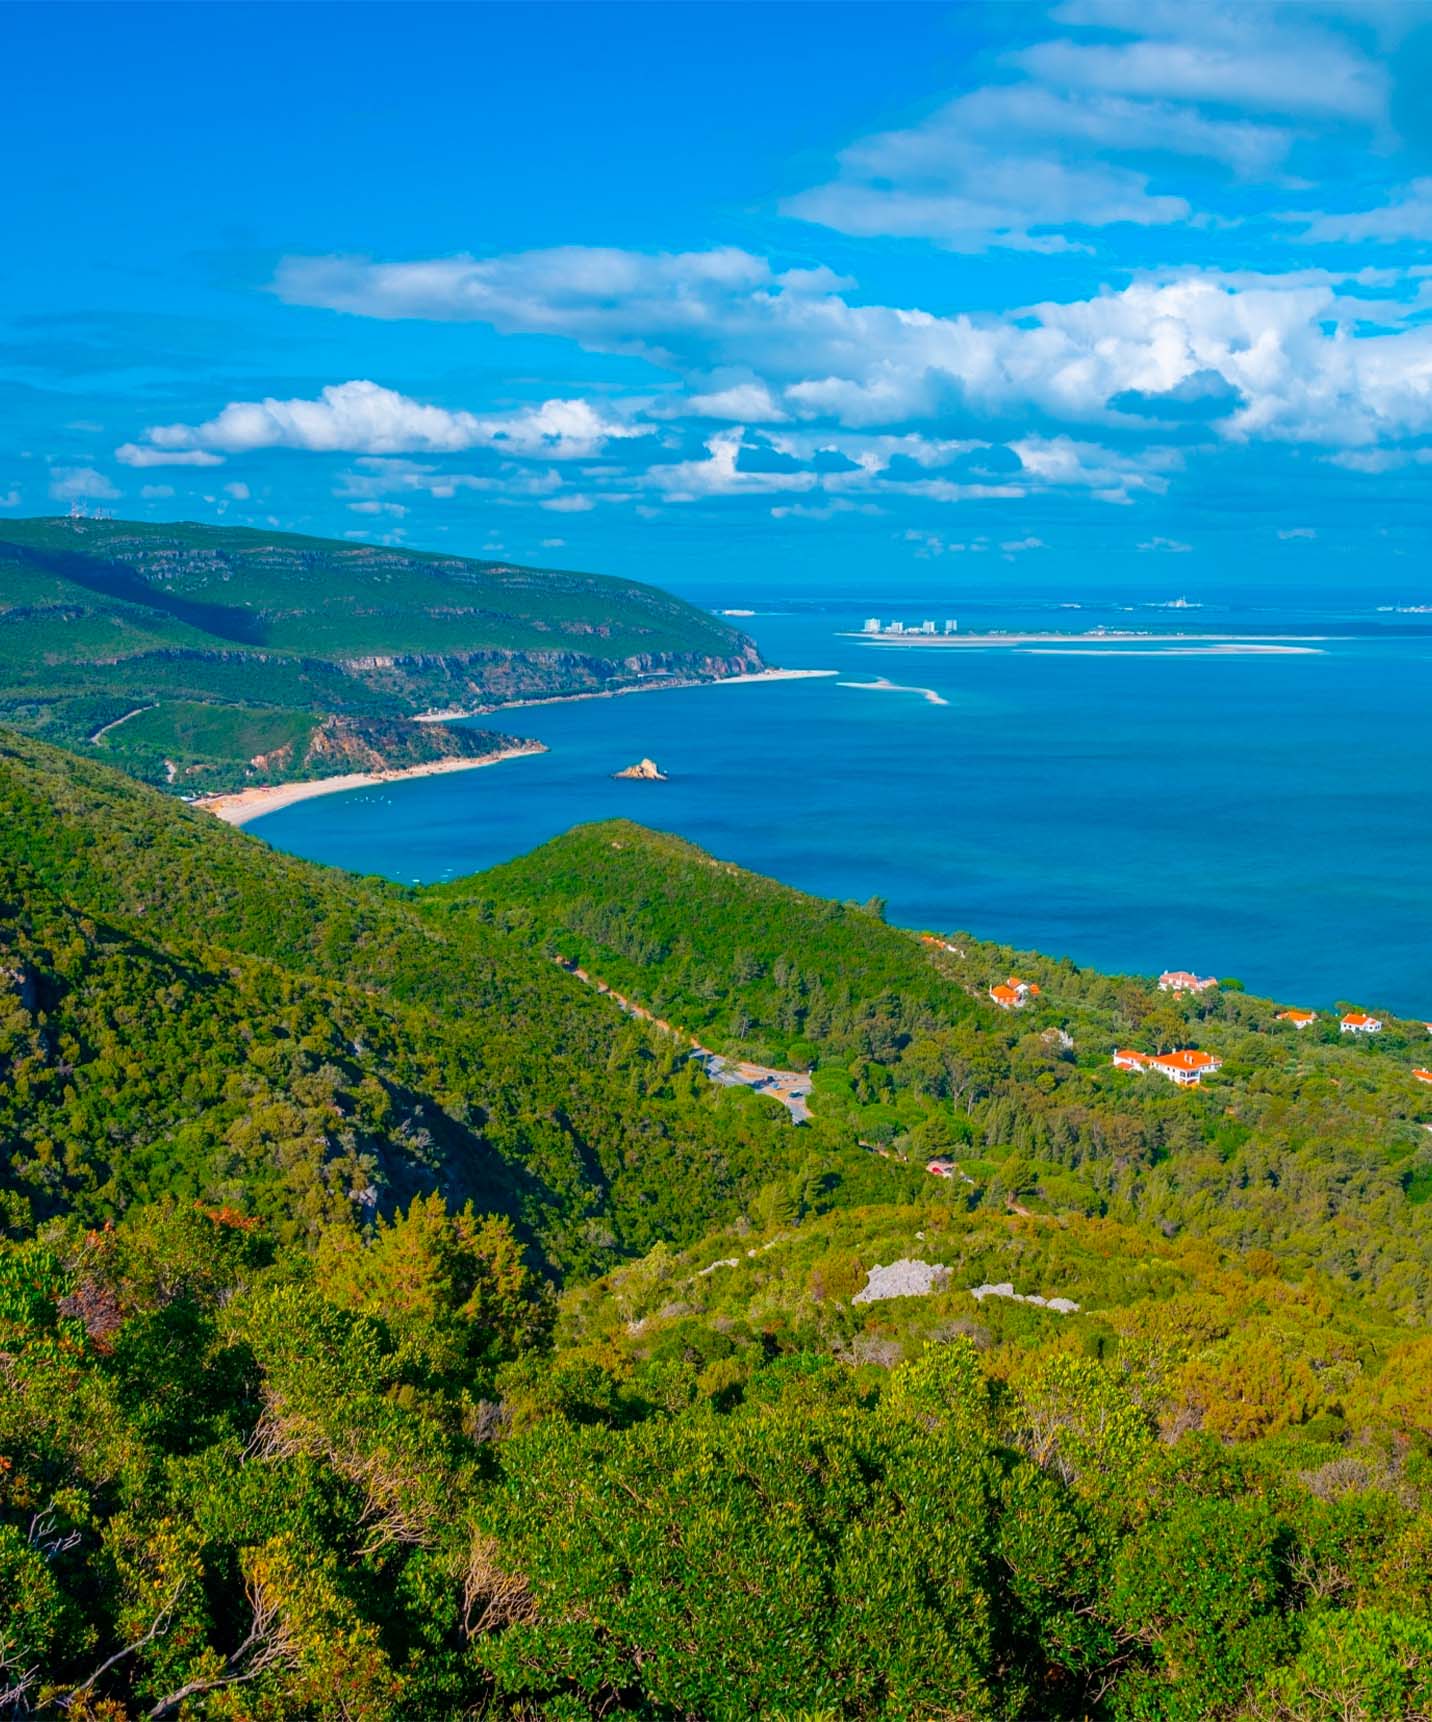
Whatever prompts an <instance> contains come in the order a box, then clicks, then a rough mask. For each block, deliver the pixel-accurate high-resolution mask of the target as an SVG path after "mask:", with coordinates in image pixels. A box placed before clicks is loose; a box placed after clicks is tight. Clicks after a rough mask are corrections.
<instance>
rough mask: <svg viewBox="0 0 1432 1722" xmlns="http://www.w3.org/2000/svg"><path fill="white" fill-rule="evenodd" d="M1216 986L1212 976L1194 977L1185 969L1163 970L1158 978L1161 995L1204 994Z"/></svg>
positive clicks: (1216, 983)
mask: <svg viewBox="0 0 1432 1722" xmlns="http://www.w3.org/2000/svg"><path fill="white" fill-rule="evenodd" d="M1217 985H1218V982H1217V980H1215V979H1214V977H1213V976H1212V975H1194V974H1190V973H1189V971H1188V970H1187V969H1165V970H1164V972H1163V973H1162V974H1161V975H1160V976H1159V991H1160V992H1161V993H1206V992H1207V991H1208V990H1209V988H1210V987H1216V986H1217Z"/></svg>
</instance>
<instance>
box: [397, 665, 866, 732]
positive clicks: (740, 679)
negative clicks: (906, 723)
mask: <svg viewBox="0 0 1432 1722" xmlns="http://www.w3.org/2000/svg"><path fill="white" fill-rule="evenodd" d="M839 674H840V671H839V670H756V671H753V672H752V673H751V674H750V675H746V676H715V677H710V676H708V677H704V678H703V677H698V676H693V677H692V678H691V679H690V680H687V681H675V682H672V681H656V680H653V681H650V682H637V683H635V684H634V685H633V686H631V687H628V688H597V689H595V690H594V691H593V692H592V693H589V694H544V695H541V696H540V697H538V698H536V699H530V700H504V701H503V702H502V704H501V705H495V706H464V707H458V706H454V707H451V708H450V709H448V710H446V711H440V712H421V713H419V715H418V716H417V717H416V718H415V719H414V720H413V721H414V722H415V723H453V722H454V721H455V720H456V719H458V718H474V717H491V715H492V714H493V713H494V712H511V711H519V710H522V709H524V708H525V707H527V706H564V705H570V704H571V703H572V701H574V700H615V699H621V698H623V697H624V696H625V695H627V694H659V693H669V692H670V691H671V690H672V689H674V688H728V687H735V686H736V685H737V684H738V683H742V684H744V683H747V682H803V681H809V680H810V678H811V677H812V676H838V675H839Z"/></svg>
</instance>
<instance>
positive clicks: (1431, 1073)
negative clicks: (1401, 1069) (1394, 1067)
mask: <svg viewBox="0 0 1432 1722" xmlns="http://www.w3.org/2000/svg"><path fill="white" fill-rule="evenodd" d="M1412 1074H1413V1075H1414V1076H1415V1077H1416V1078H1417V1080H1418V1081H1419V1082H1432V1070H1414V1071H1413V1072H1412Z"/></svg>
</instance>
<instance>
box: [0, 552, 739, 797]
mask: <svg viewBox="0 0 1432 1722" xmlns="http://www.w3.org/2000/svg"><path fill="white" fill-rule="evenodd" d="M759 663H760V659H759V656H758V655H757V653H756V649H755V647H754V645H753V644H752V642H751V641H750V640H749V639H747V638H746V637H745V636H744V635H742V634H739V633H738V632H737V631H736V630H735V629H733V628H731V627H729V626H728V625H727V624H725V623H724V622H722V621H720V620H719V619H718V618H716V617H714V616H711V615H709V614H708V613H707V612H705V611H703V610H699V609H696V608H695V607H693V606H692V605H689V604H686V603H683V602H682V601H681V600H680V599H678V598H674V597H672V596H670V595H669V594H668V593H665V592H662V591H660V590H659V589H658V588H656V587H653V586H646V585H642V584H640V583H638V582H636V581H630V580H620V579H613V578H610V577H607V576H602V575H595V574H578V573H568V572H563V571H560V570H555V569H544V568H523V567H517V566H513V565H510V564H507V563H498V562H480V561H473V560H471V559H468V558H465V557H460V556H443V555H438V554H433V553H427V552H422V551H409V550H397V549H392V548H387V547H383V546H378V545H371V544H353V543H347V542H342V543H340V542H336V541H333V540H329V539H320V538H303V537H299V536H297V535H295V534H292V533H271V532H259V531H252V530H248V529H240V528H226V527H215V526H195V525H183V524H181V525H153V524H140V523H136V522H130V521H114V520H88V519H46V520H15V521H5V522H0V717H3V718H5V719H6V721H9V722H12V723H17V724H20V725H21V726H22V727H24V728H27V729H30V730H32V731H33V732H35V733H38V734H42V735H43V736H44V737H45V739H48V740H53V741H57V742H60V743H62V744H64V745H67V746H72V747H73V746H85V745H86V744H88V743H89V742H90V740H91V738H93V737H98V740H97V741H96V742H95V744H94V745H95V746H96V748H97V750H98V751H99V752H100V754H101V755H102V756H103V757H108V758H110V759H111V760H112V761H113V762H114V763H115V764H118V765H120V766H122V767H124V768H125V769H128V770H132V771H134V772H135V773H136V774H137V775H140V776H144V777H146V778H148V779H149V780H150V781H156V782H161V783H162V782H165V781H170V782H173V783H174V784H175V786H176V787H178V788H190V789H215V788H231V787H234V786H235V785H236V784H238V783H241V782H243V781H245V778H246V777H247V778H248V779H250V780H253V778H254V772H253V770H251V769H249V768H250V762H251V760H252V758H253V754H254V753H257V754H265V753H272V752H273V749H271V748H268V749H266V748H263V747H258V748H256V749H254V750H253V752H252V753H245V752H244V751H242V749H243V746H244V745H245V743H244V736H243V729H244V727H245V726H244V725H243V724H242V723H240V722H234V723H232V724H230V726H229V728H228V732H227V733H221V734H219V735H218V737H217V740H218V742H219V744H220V745H218V746H217V747H216V748H215V749H214V750H212V751H209V752H205V751H202V750H193V749H190V748H186V745H185V743H186V727H185V723H184V722H183V710H184V707H185V706H186V705H189V704H192V703H193V702H195V701H199V702H204V703H209V704H215V705H217V706H219V707H221V708H225V709H227V708H239V709H240V711H241V712H244V711H251V710H255V709H257V710H258V711H259V712H267V713H268V714H269V718H270V725H269V727H270V729H272V728H273V720H274V718H275V717H276V716H283V717H286V719H287V723H288V727H289V728H290V729H292V728H293V727H294V726H295V725H301V724H302V722H303V721H304V720H305V719H307V721H308V722H309V724H310V726H311V724H312V722H313V721H314V720H315V719H317V718H322V717H324V716H329V715H339V716H345V717H350V718H355V719H366V720H386V721H387V722H388V724H389V725H390V726H394V725H396V726H404V725H406V726H407V727H408V728H409V729H413V727H414V726H412V725H411V724H410V721H409V720H411V718H412V717H413V716H414V715H415V714H417V713H421V712H424V711H427V710H430V709H435V708H436V709H448V708H451V707H458V708H462V709H475V708H480V707H486V706H491V705H496V704H500V703H501V702H503V701H506V700H511V699H516V698H524V697H532V696H541V695H551V694H565V693H576V692H591V691H596V690H600V689H602V688H607V687H619V686H628V685H631V684H633V683H636V682H639V681H642V680H645V679H653V678H655V679H661V678H666V679H688V678H689V679H700V678H702V677H709V676H714V675H722V674H729V673H734V672H739V671H743V670H746V669H750V668H756V667H759ZM141 707H147V708H151V712H150V715H149V716H148V717H147V718H146V720H145V729H146V730H147V732H148V733H141V732H140V731H136V730H134V729H133V728H131V726H130V724H121V723H118V722H117V720H119V719H122V718H125V717H126V716H127V714H129V713H131V712H133V711H135V710H136V709H137V708H141ZM111 724H113V725H115V727H114V728H112V729H109V730H108V731H107V733H105V734H103V735H101V734H100V732H101V731H104V730H105V729H106V726H107V725H111ZM213 727H214V726H211V730H212V729H213ZM279 727H282V725H280V726H279ZM425 734H426V736H427V739H428V740H429V741H431V739H432V732H431V731H426V732H425V731H424V729H423V728H422V727H421V726H418V727H417V728H416V729H415V730H414V734H413V735H412V737H411V738H410V740H409V745H410V747H416V746H418V745H420V744H421V743H422V741H423V738H424V735H425ZM166 758H167V759H168V760H170V761H172V763H173V765H174V766H175V768H176V769H175V770H174V771H168V770H166V769H165V760H166ZM263 771H264V772H266V773H267V776H268V778H269V779H270V780H272V779H273V778H276V777H282V776H284V775H286V774H288V775H295V774H296V775H303V774H304V773H303V771H302V769H301V762H300V764H299V765H298V766H297V767H295V766H294V765H293V764H292V762H288V763H284V762H279V761H276V760H274V759H268V760H267V761H265V762H264V764H263Z"/></svg>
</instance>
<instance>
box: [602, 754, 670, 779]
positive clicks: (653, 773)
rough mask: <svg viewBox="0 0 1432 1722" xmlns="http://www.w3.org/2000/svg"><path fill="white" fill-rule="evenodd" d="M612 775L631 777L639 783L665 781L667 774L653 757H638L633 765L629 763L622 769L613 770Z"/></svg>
mask: <svg viewBox="0 0 1432 1722" xmlns="http://www.w3.org/2000/svg"><path fill="white" fill-rule="evenodd" d="M612 776H613V777H631V778H635V779H637V780H638V781H639V782H641V783H665V782H666V781H667V776H666V773H665V772H664V771H662V770H661V769H660V767H659V766H658V765H657V763H656V761H655V760H654V759H639V760H638V761H637V762H636V764H635V765H629V766H627V767H626V769H625V770H623V771H614V772H613V773H612Z"/></svg>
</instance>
